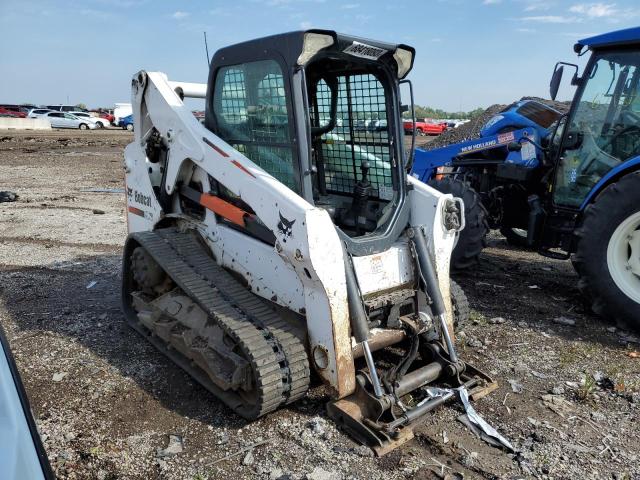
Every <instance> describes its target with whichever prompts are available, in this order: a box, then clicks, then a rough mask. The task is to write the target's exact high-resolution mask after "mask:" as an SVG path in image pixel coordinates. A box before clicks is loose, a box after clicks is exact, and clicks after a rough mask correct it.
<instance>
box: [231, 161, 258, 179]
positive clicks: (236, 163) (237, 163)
mask: <svg viewBox="0 0 640 480" xmlns="http://www.w3.org/2000/svg"><path fill="white" fill-rule="evenodd" d="M231 163H233V164H234V165H235V166H236V167H238V168H239V169H240V170H242V171H243V172H244V173H248V174H249V175H251V176H252V177H253V178H256V176H255V175H254V174H253V173H251V172H250V171H249V170H247V169H246V167H245V166H244V165H242V164H241V163H240V162H238V161H237V160H231Z"/></svg>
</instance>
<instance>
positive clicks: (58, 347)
mask: <svg viewBox="0 0 640 480" xmlns="http://www.w3.org/2000/svg"><path fill="white" fill-rule="evenodd" d="M131 138H132V137H131V135H130V134H128V133H123V132H120V131H105V132H98V131H90V132H71V133H69V132H52V133H46V134H35V133H33V132H30V133H29V134H17V133H9V134H6V133H0V179H3V180H2V184H1V185H0V190H11V191H15V192H17V193H19V198H18V200H17V201H16V202H12V203H2V204H0V231H1V232H2V236H0V322H1V323H2V325H3V327H4V328H5V329H6V331H7V335H8V337H9V341H10V344H11V347H12V349H13V351H14V354H15V357H16V361H17V363H18V367H19V369H20V372H21V374H22V376H23V380H24V383H25V385H26V389H27V392H28V394H29V397H30V400H31V405H32V408H33V410H34V413H35V416H36V418H37V423H38V425H39V428H40V431H41V432H42V435H43V440H44V445H45V448H46V450H47V453H48V455H49V459H50V461H51V463H52V465H53V467H54V469H55V471H56V474H57V475H58V477H59V478H73V479H85V478H99V479H115V478H133V479H149V478H167V479H204V478H210V479H217V478H238V479H244V478H247V479H248V478H264V479H268V478H271V479H275V478H292V479H303V478H305V477H306V478H344V479H347V478H356V479H401V478H402V479H404V478H416V479H427V478H441V477H440V476H438V475H440V474H441V473H442V476H444V475H446V474H454V473H457V472H458V473H462V474H464V478H496V479H498V478H505V479H507V478H549V479H550V478H594V479H595V478H638V476H640V467H639V466H638V465H640V461H639V459H638V451H640V440H638V437H637V435H636V433H637V418H638V413H639V406H640V394H639V393H638V392H639V390H640V360H638V359H634V358H631V357H629V356H628V354H629V353H630V352H632V351H634V350H638V349H640V345H638V344H637V343H635V342H637V338H636V337H634V336H633V335H631V334H628V333H626V332H620V331H618V330H616V329H615V328H614V327H612V326H611V325H608V324H606V323H603V321H602V320H601V319H598V318H596V317H594V316H592V315H591V314H590V313H589V312H588V311H587V310H585V308H584V307H583V304H582V299H581V298H580V296H579V293H578V291H577V288H576V276H575V274H574V273H573V270H572V269H571V266H570V264H569V262H560V261H554V260H548V259H545V258H541V257H539V256H537V255H536V254H534V253H532V252H527V251H520V250H515V249H513V248H511V247H509V246H508V245H507V244H506V242H505V241H504V239H503V238H501V237H499V236H493V237H491V238H490V244H489V247H488V248H487V249H486V250H485V251H484V253H483V254H482V255H481V259H480V264H479V265H478V267H477V268H475V269H473V270H471V271H469V272H466V273H463V274H458V275H457V277H456V279H457V280H458V281H459V283H461V285H462V286H463V287H464V288H465V290H466V292H467V294H468V295H469V297H470V302H471V306H472V309H473V311H472V320H471V321H470V322H469V323H468V324H467V325H465V326H464V327H463V332H464V333H460V334H459V336H458V344H459V348H460V349H461V354H462V356H463V358H464V359H465V360H467V361H469V362H472V363H474V364H475V365H476V366H478V367H480V368H482V369H484V370H485V371H486V372H488V373H490V374H491V375H493V376H494V377H496V378H497V379H498V381H499V382H500V388H499V390H498V391H496V392H494V393H493V394H492V395H490V396H489V397H487V398H485V399H483V400H481V401H479V402H478V403H477V404H476V408H477V410H478V412H479V413H480V414H481V415H483V416H484V417H485V419H486V420H487V421H489V422H490V423H491V424H492V425H494V426H495V427H497V428H498V429H499V430H500V432H501V433H503V434H504V435H506V436H507V437H508V438H509V439H510V440H511V441H512V443H513V444H514V445H516V446H517V448H518V449H519V450H520V453H518V454H517V455H508V454H506V453H504V452H502V451H501V450H497V449H494V448H492V447H489V446H487V445H486V444H484V443H483V442H482V441H480V440H478V439H477V438H476V437H474V436H473V435H472V434H470V433H469V431H467V430H466V429H465V427H463V426H462V424H460V423H459V422H458V421H457V420H456V418H457V417H458V416H459V415H460V413H461V410H460V408H459V407H458V406H456V405H454V404H450V405H448V406H446V407H444V408H441V409H439V410H438V411H436V412H435V413H434V414H433V415H432V416H430V417H429V418H428V419H427V420H426V421H425V423H424V425H423V426H422V427H420V428H419V429H418V430H417V437H416V438H415V439H414V440H412V441H411V442H409V443H408V444H406V445H405V446H403V447H402V448H400V449H398V450H396V451H394V452H393V453H392V454H390V455H388V456H386V457H383V458H373V457H371V456H370V452H369V451H368V450H367V449H362V448H360V447H359V446H358V445H356V444H355V443H353V442H352V441H351V440H350V439H349V438H348V437H347V436H346V435H344V434H343V433H341V432H340V431H339V430H337V429H336V427H335V425H334V424H333V423H332V422H331V421H329V420H328V419H327V418H326V414H325V404H326V401H327V400H328V397H327V395H326V393H325V391H324V389H323V388H322V387H315V388H313V389H312V390H311V391H310V392H309V394H308V396H307V397H306V398H305V399H304V400H302V401H300V402H297V403H296V404H294V405H291V406H290V407H288V408H285V409H282V410H279V411H277V412H275V413H274V414H271V415H269V416H267V417H266V418H263V419H260V420H258V421H256V422H253V423H249V424H248V423H246V422H244V421H243V420H241V419H240V418H239V417H237V416H235V415H234V414H233V413H232V412H231V411H229V410H228V409H227V408H226V407H224V406H222V405H221V404H220V403H218V402H217V401H216V400H215V399H214V398H213V397H212V396H211V395H210V394H209V393H208V392H206V391H205V390H204V389H202V388H201V387H200V386H199V385H198V384H196V383H195V382H194V381H192V380H191V379H190V378H189V377H188V376H187V375H186V374H184V373H183V372H182V371H181V370H180V369H178V368H177V367H175V366H174V365H173V364H172V363H170V362H169V361H168V360H167V359H165V358H164V357H163V356H162V355H161V354H159V353H158V352H156V350H155V349H154V348H153V347H152V346H151V345H149V344H147V343H146V342H145V341H144V340H143V339H142V338H141V337H140V336H139V335H137V334H136V333H135V332H133V331H132V330H131V329H129V328H128V327H127V326H126V325H125V322H124V319H123V316H122V313H121V311H120V300H119V288H120V287H119V286H120V268H121V266H120V255H119V249H120V247H121V246H122V244H123V241H124V239H125V235H126V224H125V217H124V198H123V194H119V193H116V194H112V193H99V192H98V193H91V192H87V191H86V190H87V189H107V190H108V189H113V188H122V187H123V185H122V177H123V175H122V149H123V147H124V146H125V145H126V143H128V142H129V141H131ZM427 138H428V137H427ZM94 210H100V211H103V212H105V213H104V214H95V213H93V211H94ZM561 316H562V317H566V318H570V319H572V320H574V321H575V324H574V325H561V324H558V323H555V322H554V319H556V318H557V317H561ZM510 381H511V382H510ZM514 385H515V386H519V387H521V388H516V390H517V391H518V392H519V393H515V392H514ZM170 436H173V437H178V438H179V439H180V445H181V446H180V447H176V446H175V444H173V443H172V446H171V447H170V448H168V447H169V445H170ZM173 437H171V438H173ZM172 442H174V440H172ZM251 446H254V447H253V448H251ZM167 452H168V454H167ZM171 452H176V453H173V454H172V453H171ZM249 452H251V455H248V453H249ZM323 472H324V473H323ZM322 475H325V476H322ZM331 475H333V476H331ZM450 478H455V477H450Z"/></svg>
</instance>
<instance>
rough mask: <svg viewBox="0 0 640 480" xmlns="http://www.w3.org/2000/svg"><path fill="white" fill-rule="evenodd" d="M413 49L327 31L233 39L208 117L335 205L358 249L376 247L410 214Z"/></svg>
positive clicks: (290, 180) (299, 189) (235, 141)
mask: <svg viewBox="0 0 640 480" xmlns="http://www.w3.org/2000/svg"><path fill="white" fill-rule="evenodd" d="M413 57H414V50H413V48H411V47H408V46H406V45H392V44H386V43H381V42H375V41H371V40H363V39H359V38H355V37H350V36H345V35H341V34H337V33H335V32H333V31H326V30H309V31H301V32H292V33H287V34H282V35H275V36H272V37H267V38H262V39H258V40H252V41H249V42H244V43H241V44H238V45H234V46H231V47H227V48H223V49H221V50H219V51H218V52H216V54H215V55H214V57H213V59H212V63H211V69H210V74H209V88H208V98H207V106H206V118H205V125H206V127H207V128H209V129H210V130H212V131H213V132H214V133H216V134H217V135H218V136H220V137H221V138H223V139H224V140H225V141H226V142H227V143H229V144H230V145H231V146H233V147H234V148H235V149H237V150H238V151H240V152H242V153H243V154H244V155H245V156H246V157H247V158H249V159H250V160H251V161H253V162H254V163H256V164H257V165H259V166H260V167H262V168H263V169H264V170H266V171H267V172H268V173H270V174H271V175H273V176H274V177H275V178H276V179H277V180H279V181H280V182H281V183H282V184H284V185H286V186H287V187H288V188H290V189H291V190H293V191H294V192H296V193H297V194H298V195H300V196H301V197H303V198H304V199H305V200H307V201H308V202H309V203H312V204H314V205H315V206H317V207H319V208H323V209H324V210H326V211H327V212H328V214H329V215H330V216H331V218H332V219H333V222H334V224H335V225H336V226H337V227H338V232H339V234H340V235H341V236H342V237H343V238H344V239H345V243H346V244H347V248H348V249H350V250H351V251H352V252H353V253H356V254H357V253H358V252H360V253H373V252H375V251H376V250H382V249H384V248H387V247H388V245H389V244H390V243H391V242H392V241H395V239H396V238H397V236H398V235H399V233H400V232H401V230H402V229H403V228H404V226H406V223H407V220H408V215H409V212H408V205H407V202H406V201H405V200H406V199H405V197H406V180H405V173H404V164H405V158H404V155H405V154H404V148H403V135H402V130H401V128H402V127H401V115H400V99H399V93H398V92H399V82H400V80H401V79H402V78H404V77H405V76H406V75H407V74H408V72H409V71H410V69H411V67H412V64H413ZM227 195H228V196H229V193H228V192H227ZM235 201H236V202H237V201H238V199H235Z"/></svg>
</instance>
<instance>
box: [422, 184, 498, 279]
mask: <svg viewBox="0 0 640 480" xmlns="http://www.w3.org/2000/svg"><path fill="white" fill-rule="evenodd" d="M429 186H431V187H433V188H435V189H436V190H438V191H440V192H442V193H450V194H451V195H453V196H454V197H459V198H461V199H462V200H463V201H464V220H465V227H464V230H462V231H461V232H460V237H459V238H458V243H457V244H456V246H455V248H454V249H453V253H452V254H451V265H452V266H453V268H455V269H463V268H468V267H470V266H472V265H475V264H476V263H477V261H478V255H480V252H482V249H483V248H484V247H486V245H487V241H486V236H487V233H489V223H488V222H487V210H486V209H485V208H484V205H482V200H481V199H480V195H478V192H476V191H475V190H474V189H473V188H471V187H470V186H469V185H468V184H466V183H465V182H463V181H462V180H458V179H455V178H450V177H444V178H443V179H442V180H436V179H433V180H430V181H429Z"/></svg>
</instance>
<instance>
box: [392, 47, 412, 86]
mask: <svg viewBox="0 0 640 480" xmlns="http://www.w3.org/2000/svg"><path fill="white" fill-rule="evenodd" d="M393 58H394V59H395V61H396V63H397V64H398V78H400V79H402V78H404V77H405V76H406V75H407V73H409V70H411V65H412V63H413V52H411V51H410V50H405V49H404V48H397V49H396V51H395V52H394V53H393Z"/></svg>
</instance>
